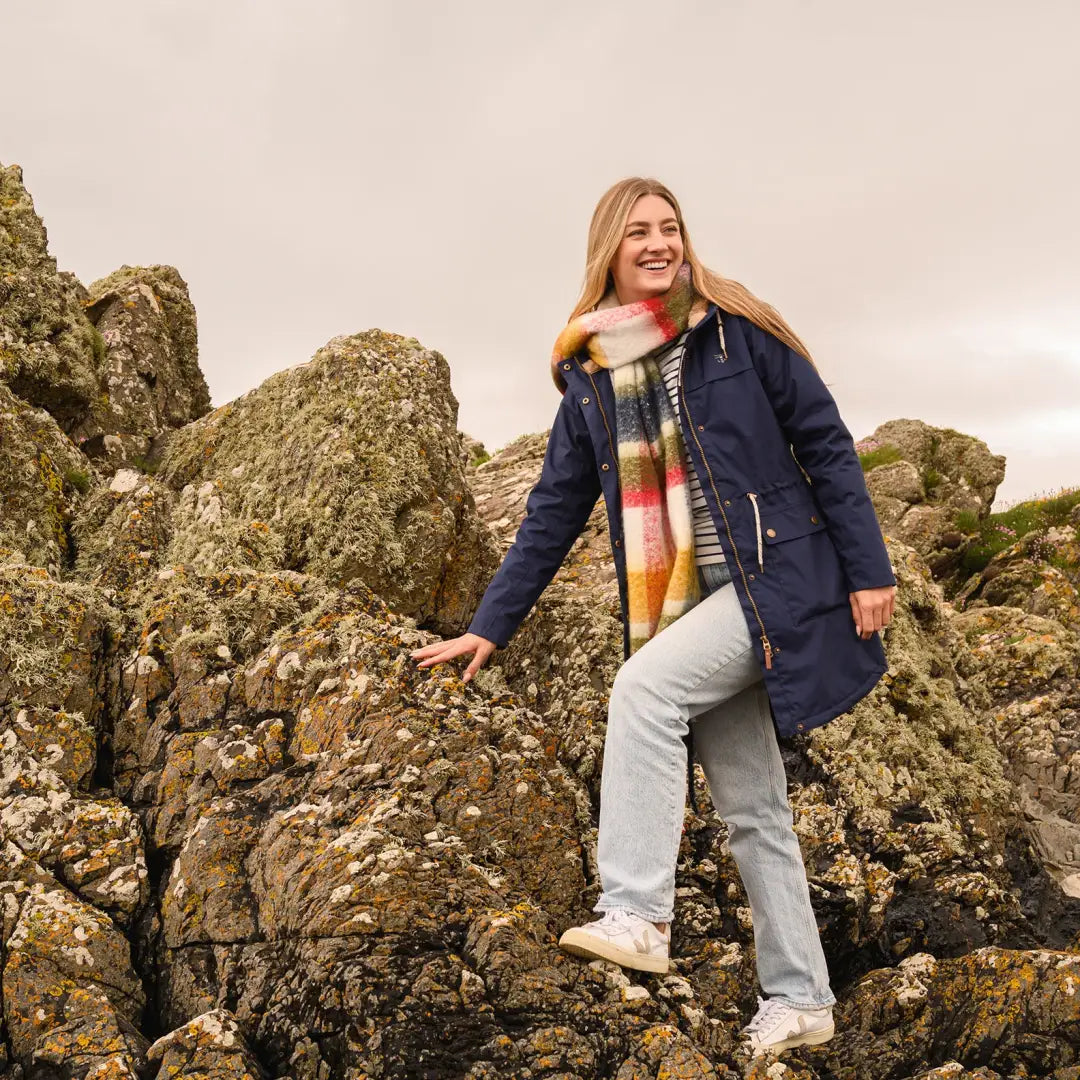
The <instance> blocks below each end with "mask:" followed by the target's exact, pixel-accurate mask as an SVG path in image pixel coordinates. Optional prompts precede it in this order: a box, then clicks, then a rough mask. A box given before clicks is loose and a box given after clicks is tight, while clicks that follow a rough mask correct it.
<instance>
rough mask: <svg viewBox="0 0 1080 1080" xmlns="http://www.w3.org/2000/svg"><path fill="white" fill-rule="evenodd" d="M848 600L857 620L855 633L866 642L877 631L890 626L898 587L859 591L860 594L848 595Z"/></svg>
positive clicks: (853, 615) (891, 586)
mask: <svg viewBox="0 0 1080 1080" xmlns="http://www.w3.org/2000/svg"><path fill="white" fill-rule="evenodd" d="M848 599H849V600H850V601H851V614H852V617H853V618H854V619H855V633H856V634H858V635H859V637H861V638H862V639H863V641H866V640H867V639H868V638H869V637H870V636H871V635H872V634H873V633H874V631H875V630H884V629H885V627H886V626H888V625H889V620H890V619H891V618H892V616H893V609H894V607H895V606H896V586H895V585H883V586H881V588H880V589H859V591H858V592H853V593H848Z"/></svg>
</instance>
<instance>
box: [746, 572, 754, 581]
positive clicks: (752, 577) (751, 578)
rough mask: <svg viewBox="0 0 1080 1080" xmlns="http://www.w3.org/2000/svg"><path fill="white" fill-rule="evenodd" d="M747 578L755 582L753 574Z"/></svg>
mask: <svg viewBox="0 0 1080 1080" xmlns="http://www.w3.org/2000/svg"><path fill="white" fill-rule="evenodd" d="M746 576H747V577H748V578H749V579H750V580H751V581H753V580H754V575H753V574H747V575H746Z"/></svg>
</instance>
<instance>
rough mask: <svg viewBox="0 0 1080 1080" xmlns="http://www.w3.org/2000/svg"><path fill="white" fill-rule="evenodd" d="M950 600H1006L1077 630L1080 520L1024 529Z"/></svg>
mask: <svg viewBox="0 0 1080 1080" xmlns="http://www.w3.org/2000/svg"><path fill="white" fill-rule="evenodd" d="M1002 528H1005V526H1002ZM1013 535H1015V534H1013ZM954 603H955V604H956V606H957V607H958V608H960V609H965V608H970V607H972V606H974V605H975V604H979V603H981V604H988V605H991V606H1001V605H1008V606H1010V607H1017V608H1020V609H1021V610H1022V611H1028V612H1031V613H1032V614H1034V615H1043V616H1046V617H1048V618H1051V619H1055V620H1057V621H1058V622H1060V623H1062V624H1063V625H1065V626H1067V627H1069V628H1070V629H1072V630H1075V631H1080V526H1078V525H1075V524H1068V523H1067V524H1064V525H1054V526H1046V527H1040V528H1035V529H1032V530H1031V531H1030V532H1028V533H1025V534H1024V535H1023V536H1021V537H1019V538H1018V539H1017V540H1016V542H1015V543H1013V544H1011V545H1010V546H1009V547H1007V548H1005V549H1004V550H1002V551H999V552H998V553H997V554H996V555H995V556H994V557H993V558H992V559H991V560H990V561H989V562H988V563H987V564H986V566H985V567H984V568H983V569H982V570H981V571H980V572H979V573H977V574H975V575H973V576H972V577H971V578H970V579H968V580H967V582H966V583H965V584H964V585H963V587H962V588H960V589H959V590H958V591H957V593H956V595H955V597H954Z"/></svg>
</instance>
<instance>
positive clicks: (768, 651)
mask: <svg viewBox="0 0 1080 1080" xmlns="http://www.w3.org/2000/svg"><path fill="white" fill-rule="evenodd" d="M761 644H762V646H763V647H764V649H765V667H766V668H767V669H769V670H771V669H772V645H770V644H769V639H768V638H767V637H766V636H765V635H764V634H762V635H761Z"/></svg>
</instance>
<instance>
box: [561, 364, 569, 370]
mask: <svg viewBox="0 0 1080 1080" xmlns="http://www.w3.org/2000/svg"><path fill="white" fill-rule="evenodd" d="M562 367H563V371H569V370H570V365H569V364H563V366H562Z"/></svg>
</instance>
